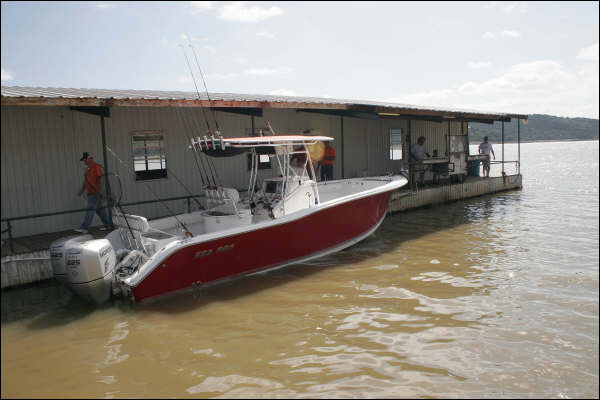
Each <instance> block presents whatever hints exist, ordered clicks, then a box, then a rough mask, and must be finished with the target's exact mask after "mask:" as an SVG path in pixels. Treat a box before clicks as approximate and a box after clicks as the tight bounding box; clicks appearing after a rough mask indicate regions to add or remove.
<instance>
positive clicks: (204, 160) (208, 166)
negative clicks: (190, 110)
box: [190, 117, 218, 187]
mask: <svg viewBox="0 0 600 400" xmlns="http://www.w3.org/2000/svg"><path fill="white" fill-rule="evenodd" d="M190 124H191V126H192V129H191V130H192V131H193V130H194V125H197V122H196V120H195V119H194V118H193V117H192V118H191V122H190ZM198 140H199V141H200V140H201V139H200V138H198ZM190 142H191V143H192V147H193V150H194V153H195V152H196V151H197V148H196V146H199V147H200V152H201V153H202V154H198V158H199V159H200V163H201V164H202V169H203V171H204V173H205V174H206V180H207V181H208V186H209V187H210V186H211V185H212V186H213V187H216V186H218V183H217V178H215V175H214V173H213V170H212V168H211V163H210V159H207V156H206V155H205V154H203V152H202V143H201V141H200V142H198V141H195V140H194V141H193V142H192V138H190ZM204 164H206V166H205V165H204ZM206 171H208V173H207V172H206ZM211 178H212V183H211V181H210V180H211Z"/></svg>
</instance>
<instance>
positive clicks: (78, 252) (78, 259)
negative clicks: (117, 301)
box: [65, 239, 117, 304]
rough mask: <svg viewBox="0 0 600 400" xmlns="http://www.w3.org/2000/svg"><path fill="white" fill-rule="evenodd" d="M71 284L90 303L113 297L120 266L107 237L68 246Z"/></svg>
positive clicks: (102, 301)
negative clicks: (113, 285)
mask: <svg viewBox="0 0 600 400" xmlns="http://www.w3.org/2000/svg"><path fill="white" fill-rule="evenodd" d="M65 250H66V258H67V280H68V283H67V286H68V287H69V288H70V289H72V290H73V291H74V292H75V293H76V294H78V295H79V296H81V297H83V298H84V299H86V300H87V301H89V302H90V303H94V304H101V303H104V302H106V301H108V300H109V299H110V296H111V293H112V284H113V279H114V275H115V266H116V265H117V256H116V254H115V251H114V249H113V247H112V245H111V244H110V242H109V241H108V240H106V239H96V240H89V241H87V242H83V243H73V244H72V246H69V248H65Z"/></svg>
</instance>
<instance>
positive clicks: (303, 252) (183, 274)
mask: <svg viewBox="0 0 600 400" xmlns="http://www.w3.org/2000/svg"><path fill="white" fill-rule="evenodd" d="M391 193H392V191H386V192H380V193H377V194H373V195H372V196H368V197H362V198H358V199H355V200H351V201H347V202H343V203H340V204H337V205H334V206H330V207H326V208H323V209H320V210H316V211H315V212H314V213H311V214H308V215H306V216H304V217H302V218H298V219H295V220H292V221H289V222H285V223H281V224H274V225H272V226H268V227H265V228H261V229H257V230H253V231H249V232H244V233H240V234H235V235H231V236H227V237H223V238H218V239H215V240H211V241H206V242H201V243H197V244H193V245H190V246H187V247H183V248H181V249H180V250H178V251H177V252H175V253H173V254H171V255H169V256H168V257H166V258H165V259H164V260H162V261H161V264H160V266H159V267H157V268H155V269H154V270H153V271H152V273H150V274H149V275H148V276H146V277H145V278H144V279H143V280H142V281H141V282H139V283H138V284H137V285H136V286H134V287H131V292H132V294H133V297H134V299H135V300H136V301H137V302H140V301H144V300H148V299H151V298H156V297H160V296H163V295H166V294H169V293H172V292H176V291H182V290H185V289H189V288H191V287H192V286H194V285H197V286H202V285H205V284H209V283H214V282H217V281H220V280H225V279H230V278H233V277H236V276H239V275H246V274H251V273H254V272H257V271H260V270H265V269H271V268H275V267H278V266H282V265H286V264H290V263H292V262H300V261H304V260H307V259H309V258H313V257H315V256H322V255H325V254H328V253H330V252H334V251H339V250H341V249H343V248H344V247H348V246H351V245H352V244H354V243H356V242H357V241H358V240H362V239H364V238H365V237H366V236H368V234H370V233H372V232H373V231H374V230H375V229H376V228H377V226H379V224H380V223H381V222H382V220H383V218H384V217H385V214H386V212H387V209H388V204H389V199H390V196H391Z"/></svg>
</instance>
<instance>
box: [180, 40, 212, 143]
mask: <svg viewBox="0 0 600 400" xmlns="http://www.w3.org/2000/svg"><path fill="white" fill-rule="evenodd" d="M179 46H180V47H181V50H182V51H183V55H184V57H185V62H186V63H187V66H188V69H189V70H190V74H191V75H192V81H194V87H195V88H196V95H197V96H198V100H202V99H201V98H200V91H199V90H198V85H197V84H196V77H195V76H194V71H193V70H192V66H191V64H190V60H189V59H188V56H187V53H186V52H185V48H184V47H183V45H181V44H180V45H179ZM208 103H209V104H210V98H209V100H208ZM200 109H201V110H202V116H203V117H204V121H205V122H206V129H207V133H210V124H209V123H208V118H206V114H205V113H204V108H203V107H200ZM217 129H218V128H217Z"/></svg>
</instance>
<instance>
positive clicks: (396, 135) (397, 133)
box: [390, 129, 402, 160]
mask: <svg viewBox="0 0 600 400" xmlns="http://www.w3.org/2000/svg"><path fill="white" fill-rule="evenodd" d="M390 160H402V129H390Z"/></svg>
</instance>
